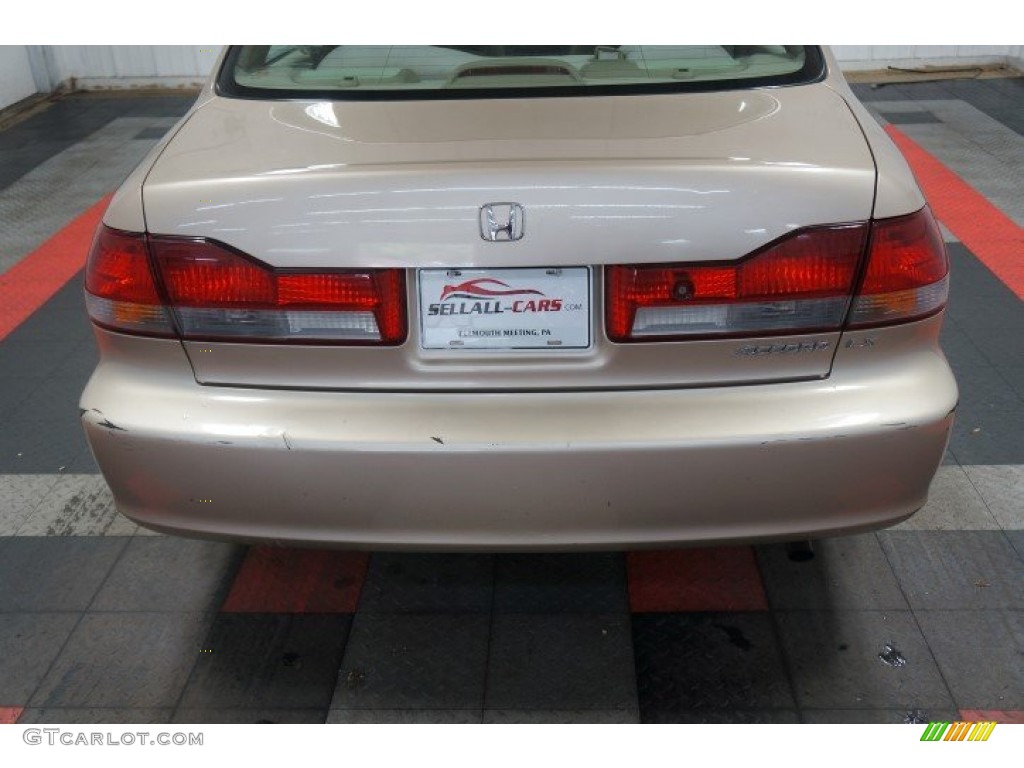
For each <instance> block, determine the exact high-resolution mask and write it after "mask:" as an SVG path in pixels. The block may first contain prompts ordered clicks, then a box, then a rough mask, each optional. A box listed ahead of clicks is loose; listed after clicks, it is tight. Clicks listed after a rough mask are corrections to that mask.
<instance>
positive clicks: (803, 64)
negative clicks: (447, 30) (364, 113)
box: [218, 45, 822, 99]
mask: <svg viewBox="0 0 1024 768" xmlns="http://www.w3.org/2000/svg"><path fill="white" fill-rule="evenodd" d="M821 71H822V61H821V55H820V51H819V50H818V49H817V47H816V46H804V45H544V46H538V45H379V46H378V45H243V46H237V47H235V48H233V49H232V50H231V52H230V53H229V54H228V56H227V58H226V60H225V62H224V67H223V69H222V71H221V75H220V79H219V81H218V85H219V87H220V90H221V92H222V93H224V94H225V95H234V96H252V97H261V98H266V97H268V96H269V97H274V96H277V97H282V98H312V97H316V98H333V99H345V98H351V99H366V98H378V99H399V98H420V99H430V98H480V97H487V98H495V97H502V96H516V95H538V96H544V95H587V94H592V93H608V92H614V93H623V92H650V91H665V90H722V89H729V88H746V87H752V86H762V85H787V84H793V83H800V82H808V81H810V80H813V79H816V78H817V77H819V76H820V75H821Z"/></svg>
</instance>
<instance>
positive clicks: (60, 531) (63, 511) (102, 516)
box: [17, 474, 134, 536]
mask: <svg viewBox="0 0 1024 768" xmlns="http://www.w3.org/2000/svg"><path fill="white" fill-rule="evenodd" d="M133 531H134V523H132V522H131V521H128V520H126V519H125V518H124V517H122V516H121V515H119V514H118V512H117V509H116V508H115V507H114V499H113V497H112V496H111V495H110V489H109V488H108V487H107V484H106V482H105V481H104V480H103V478H102V477H101V476H100V475H89V474H85V475H82V474H62V475H60V476H59V477H58V479H57V482H56V483H54V485H53V487H51V488H50V490H49V492H48V493H47V494H46V495H45V496H44V497H43V499H42V501H40V502H39V504H38V505H37V506H36V508H35V509H34V510H33V512H32V514H31V515H30V516H29V517H27V518H26V519H25V520H24V521H23V523H22V524H21V526H20V527H19V528H18V530H17V535H18V536H118V535H121V536H125V535H127V536H131V535H132V533H133Z"/></svg>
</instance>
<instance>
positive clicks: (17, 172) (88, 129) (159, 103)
mask: <svg viewBox="0 0 1024 768" xmlns="http://www.w3.org/2000/svg"><path fill="white" fill-rule="evenodd" d="M193 101H195V99H194V97H192V96H176V95H174V96H160V97H144V98H140V97H124V96H107V97H98V96H94V95H88V96H78V95H72V96H66V97H64V98H61V99H57V100H55V101H53V102H52V103H51V104H50V105H49V106H48V107H47V108H46V109H44V110H43V111H41V112H39V113H37V114H35V115H32V116H31V117H28V118H27V119H25V120H23V121H21V122H19V123H16V124H15V125H13V126H11V127H10V128H7V129H6V130H4V131H0V189H4V188H6V187H8V186H10V185H11V184H13V183H14V182H15V181H17V180H18V179H19V178H21V177H22V176H23V175H25V174H26V173H28V172H29V171H31V170H32V169H33V168H35V167H36V166H37V165H40V164H42V163H44V162H46V161H47V160H49V159H50V158H51V157H53V156H54V155H56V154H58V153H60V152H63V151H64V150H65V149H67V148H68V147H70V146H71V145H72V144H75V143H76V142H78V141H81V140H82V139H84V138H86V137H87V136H89V135H90V134H91V133H93V132H94V131H97V130H99V129H100V128H102V127H103V126H105V125H106V124H107V123H109V122H110V121H111V120H113V119H115V118H118V117H129V116H153V117H177V116H179V115H183V114H184V113H185V111H186V110H187V109H188V108H189V106H190V105H191V104H192V102H193Z"/></svg>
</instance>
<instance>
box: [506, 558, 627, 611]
mask: <svg viewBox="0 0 1024 768" xmlns="http://www.w3.org/2000/svg"><path fill="white" fill-rule="evenodd" d="M494 568H495V570H494V610H495V611H496V612H498V613H615V612H616V611H621V612H623V613H627V612H628V611H629V597H628V595H627V590H626V564H625V558H624V557H623V555H622V554H621V553H618V552H614V553H589V552H588V553H579V554H549V555H498V556H496V557H495V566H494Z"/></svg>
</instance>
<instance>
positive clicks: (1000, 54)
mask: <svg viewBox="0 0 1024 768" xmlns="http://www.w3.org/2000/svg"><path fill="white" fill-rule="evenodd" d="M833 50H834V51H835V54H836V56H837V57H838V58H839V61H840V63H841V64H842V66H843V68H844V69H846V70H851V71H852V70H865V69H885V68H886V67H887V66H896V67H920V66H923V65H927V64H933V65H940V66H942V65H956V64H997V63H1010V64H1013V65H1015V66H1017V67H1018V68H1024V46H1020V45H837V46H833ZM26 51H30V55H28V54H26ZM219 52H220V46H216V45H206V46H200V45H160V46H143V45H48V46H37V47H35V48H31V47H29V46H0V108H2V107H5V106H7V105H8V104H11V103H14V102H15V101H17V100H19V99H22V98H24V97H25V96H28V95H31V94H32V93H34V92H35V91H36V90H37V88H36V87H35V86H34V85H33V79H32V70H31V67H30V61H32V60H33V59H32V57H33V56H34V57H35V59H34V60H35V61H36V64H37V66H36V70H37V71H36V81H37V82H38V83H39V88H38V89H39V90H46V85H47V82H48V84H49V85H50V86H53V87H55V86H58V85H68V84H69V83H70V81H71V79H72V78H74V80H75V84H76V86H77V87H79V88H133V87H143V86H157V87H171V88H174V87H182V86H188V87H195V86H199V85H201V84H202V82H203V81H204V80H205V79H206V77H207V75H208V74H209V72H210V70H211V69H212V67H213V65H214V63H215V62H216V60H217V55H218V54H219ZM40 70H41V71H40Z"/></svg>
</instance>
